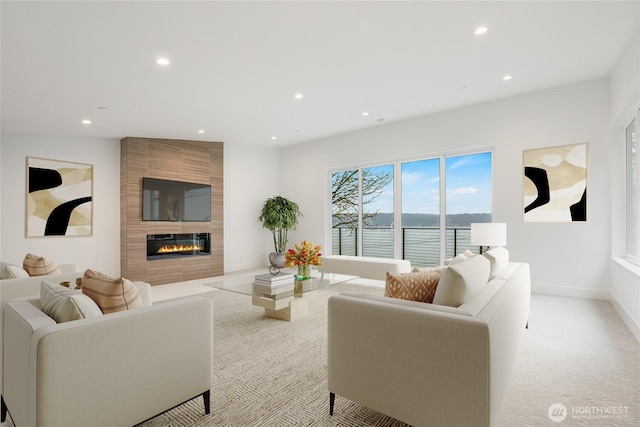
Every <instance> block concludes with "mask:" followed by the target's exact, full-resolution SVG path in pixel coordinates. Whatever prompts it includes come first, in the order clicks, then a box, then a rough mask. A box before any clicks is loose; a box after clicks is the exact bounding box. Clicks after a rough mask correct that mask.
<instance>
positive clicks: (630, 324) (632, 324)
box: [611, 296, 640, 343]
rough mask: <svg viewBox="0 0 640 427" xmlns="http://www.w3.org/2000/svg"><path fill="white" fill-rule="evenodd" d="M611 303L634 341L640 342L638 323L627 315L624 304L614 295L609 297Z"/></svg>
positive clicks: (639, 326)
mask: <svg viewBox="0 0 640 427" xmlns="http://www.w3.org/2000/svg"><path fill="white" fill-rule="evenodd" d="M611 305H612V306H613V308H614V309H615V310H616V312H617V313H618V316H620V318H621V319H622V321H623V322H624V324H625V325H627V328H629V330H630V331H631V333H632V334H633V336H634V337H635V338H636V341H638V342H639V343H640V325H638V324H637V323H636V321H635V320H634V319H633V317H631V316H629V312H628V311H627V310H625V308H624V306H623V305H622V304H620V301H618V299H617V298H616V297H613V296H612V297H611Z"/></svg>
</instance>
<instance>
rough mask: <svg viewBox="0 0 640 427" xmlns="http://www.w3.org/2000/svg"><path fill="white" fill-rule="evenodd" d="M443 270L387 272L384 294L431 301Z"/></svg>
mask: <svg viewBox="0 0 640 427" xmlns="http://www.w3.org/2000/svg"><path fill="white" fill-rule="evenodd" d="M441 272H442V270H439V269H436V270H429V271H418V272H413V273H388V272H387V278H386V282H385V287H384V296H385V297H391V298H399V299H405V300H410V301H419V302H426V303H431V302H433V296H434V295H435V293H436V288H437V287H438V281H439V280H440V275H441Z"/></svg>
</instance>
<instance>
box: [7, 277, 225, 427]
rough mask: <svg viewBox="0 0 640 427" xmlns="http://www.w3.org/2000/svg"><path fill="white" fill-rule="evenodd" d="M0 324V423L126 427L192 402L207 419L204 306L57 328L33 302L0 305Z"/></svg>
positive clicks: (142, 311)
mask: <svg viewBox="0 0 640 427" xmlns="http://www.w3.org/2000/svg"><path fill="white" fill-rule="evenodd" d="M136 285H137V286H138V287H140V285H139V284H136ZM146 286H149V285H148V284H146ZM2 317H3V340H4V348H3V352H4V359H3V381H2V417H3V418H4V416H6V410H7V409H8V412H9V415H10V416H11V418H12V420H13V422H14V424H15V425H16V426H18V427H33V426H65V427H66V426H105V427H106V426H108V427H111V426H132V425H135V424H138V423H140V422H143V421H145V420H147V419H149V418H151V417H154V416H155V415H157V414H159V413H162V412H164V411H166V410H169V409H171V408H173V407H175V406H177V405H180V404H181V403H184V402H186V401H188V400H191V399H193V398H195V397H198V396H200V395H201V396H203V398H204V404H205V411H204V412H205V413H209V396H210V392H209V391H210V389H211V386H212V377H213V305H212V302H211V300H208V299H205V298H202V297H196V296H193V297H186V298H180V299H176V300H170V301H165V302H162V303H158V304H153V305H150V306H145V307H142V308H136V309H130V310H128V311H121V312H117V313H112V314H106V315H102V316H98V317H90V318H85V319H81V320H74V321H69V322H65V323H59V324H56V322H55V321H53V319H51V318H50V317H48V316H47V315H45V314H44V313H43V312H42V311H41V310H40V308H39V298H38V297H34V298H25V299H18V300H13V301H10V302H5V304H4V306H3V314H2Z"/></svg>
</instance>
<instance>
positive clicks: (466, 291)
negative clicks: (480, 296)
mask: <svg viewBox="0 0 640 427" xmlns="http://www.w3.org/2000/svg"><path fill="white" fill-rule="evenodd" d="M489 268H490V263H489V260H488V259H487V258H485V257H482V256H474V257H472V258H467V259H462V260H459V261H456V262H454V263H451V264H450V265H449V266H448V267H447V269H446V270H444V271H443V273H442V277H441V278H440V283H439V284H438V288H437V289H436V294H435V296H434V298H433V303H434V304H438V305H447V306H450V307H459V306H460V305H462V304H463V303H464V302H465V301H467V300H468V299H469V298H471V297H472V296H474V295H475V294H477V293H478V292H480V290H481V289H482V288H483V287H484V285H486V284H487V282H488V281H489Z"/></svg>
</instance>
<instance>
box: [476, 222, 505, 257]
mask: <svg viewBox="0 0 640 427" xmlns="http://www.w3.org/2000/svg"><path fill="white" fill-rule="evenodd" d="M471 244H472V245H478V246H479V247H480V253H482V252H483V251H485V250H488V249H489V248H490V247H491V246H505V245H506V244H507V224H506V223H504V222H485V223H472V224H471ZM485 248H486V249H485Z"/></svg>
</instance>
